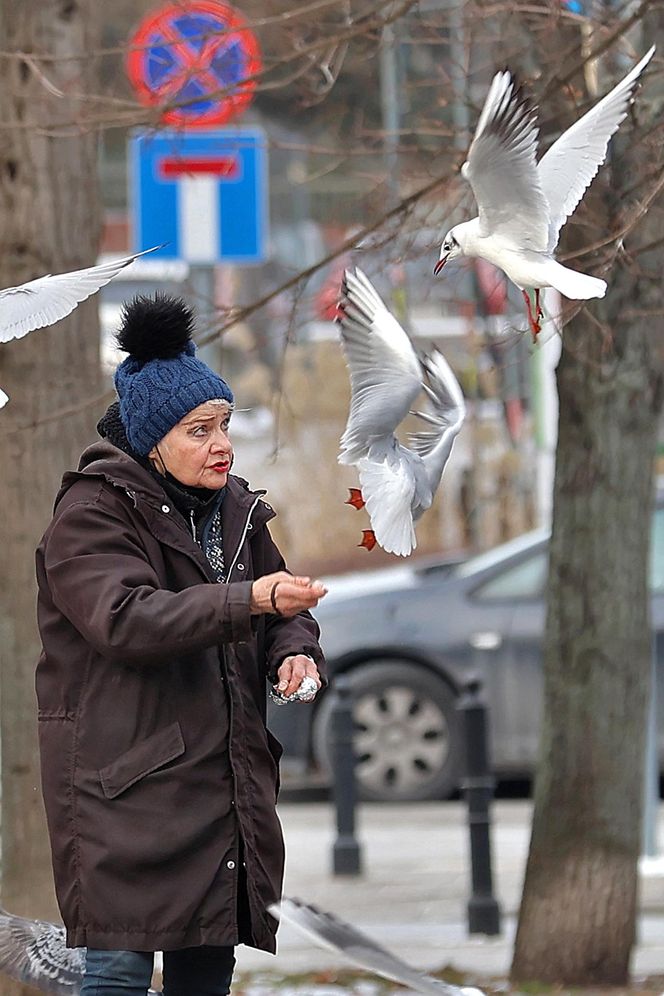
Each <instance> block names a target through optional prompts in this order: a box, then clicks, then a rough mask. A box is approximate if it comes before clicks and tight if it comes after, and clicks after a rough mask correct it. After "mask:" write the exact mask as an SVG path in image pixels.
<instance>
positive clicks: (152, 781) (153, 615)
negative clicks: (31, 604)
mask: <svg viewBox="0 0 664 996" xmlns="http://www.w3.org/2000/svg"><path fill="white" fill-rule="evenodd" d="M261 494H264V492H251V491H249V490H248V488H247V487H246V484H245V482H243V481H241V480H240V479H238V478H234V477H231V478H229V483H228V487H227V492H226V497H225V500H224V502H223V506H222V526H223V542H224V555H225V562H226V565H227V569H228V579H229V583H228V584H217V583H215V581H214V575H213V573H212V571H211V569H210V567H209V565H208V562H207V560H206V558H205V556H204V555H203V553H202V551H201V549H200V547H199V546H198V544H197V543H196V542H195V541H194V539H193V538H192V535H191V532H190V531H188V528H187V523H186V522H185V520H184V518H183V517H182V516H181V515H180V514H179V513H178V512H177V511H176V509H175V508H174V507H173V504H172V501H171V500H170V499H169V498H167V496H166V494H165V492H164V491H163V490H162V489H161V487H160V486H159V483H158V482H157V481H156V480H155V479H154V478H153V477H152V475H150V473H149V472H148V471H147V470H146V469H144V468H143V467H141V465H140V464H139V463H137V462H136V461H135V460H133V459H132V458H131V457H130V456H127V455H125V454H124V453H122V452H121V451H120V450H118V449H116V447H114V446H112V445H110V443H107V442H102V443H98V444H96V445H94V446H91V447H90V448H89V449H88V450H86V452H85V453H84V454H83V457H82V459H81V464H80V467H79V471H78V472H77V473H69V474H66V475H65V477H64V479H63V486H62V490H61V491H60V493H59V495H58V498H57V501H56V508H55V514H54V518H53V521H52V522H51V524H50V525H49V527H48V529H47V531H46V533H45V535H44V537H43V540H42V542H41V544H40V546H39V549H38V551H37V575H38V582H39V610H38V611H39V625H40V630H41V636H42V643H43V653H42V656H41V659H40V661H39V665H38V668H37V697H38V702H39V730H40V748H41V760H42V785H43V793H44V800H45V805H46V814H47V819H48V826H49V833H50V838H51V847H52V852H53V867H54V874H55V883H56V891H57V896H58V901H59V904H60V909H61V912H62V917H63V920H64V922H65V925H66V927H67V942H68V944H69V945H70V946H84V945H87V946H89V947H94V948H102V949H129V950H145V951H153V950H172V949H176V948H181V947H189V946H196V945H199V944H212V945H232V944H235V943H237V942H239V941H243V942H245V943H249V944H252V945H253V946H255V947H259V948H263V949H265V950H268V951H273V950H274V947H275V944H274V928H275V924H274V921H273V920H272V918H271V917H270V916H269V915H268V914H267V913H266V906H267V905H268V904H269V903H271V902H273V901H274V900H276V899H277V898H278V897H279V895H280V891H281V880H282V871H283V842H282V835H281V828H280V825H279V821H278V819H277V816H276V813H275V801H276V792H277V784H278V773H277V763H278V757H279V754H280V747H279V744H278V743H277V741H276V740H275V739H274V738H273V737H272V736H271V734H270V733H269V732H267V730H266V728H265V722H264V716H265V684H266V682H265V678H266V675H267V676H268V677H269V678H270V680H274V678H275V673H276V669H277V667H278V666H279V664H280V663H281V661H282V660H283V658H284V657H285V656H287V655H288V654H290V653H295V652H303V653H307V654H309V655H310V656H312V657H313V658H314V659H315V660H316V662H317V663H319V665H320V664H321V652H320V648H319V646H318V641H317V637H318V627H317V625H316V623H315V622H314V620H313V618H312V617H311V616H310V615H309V614H308V613H301V614H300V615H298V616H295V617H294V618H292V619H286V618H280V617H278V616H275V615H267V616H265V615H263V616H252V615H251V614H250V611H249V605H250V594H251V581H252V579H254V578H256V577H259V576H261V575H263V574H268V573H271V572H272V571H276V570H280V569H283V567H284V563H283V560H282V558H281V555H280V553H279V551H278V550H277V548H276V546H275V545H274V543H273V541H272V539H271V537H270V534H269V531H268V528H267V525H266V524H267V522H268V520H269V519H271V518H272V516H273V515H274V513H273V511H272V509H271V507H270V506H269V505H268V504H267V503H266V502H265V501H263V499H262V497H261ZM297 708H303V707H301V706H297ZM243 861H244V862H245V864H246V868H243V865H242V862H243ZM245 875H246V886H243V881H244V876H245ZM245 896H246V897H247V898H248V909H246V906H247V902H246V899H245V898H244V897H245ZM238 904H239V911H238Z"/></svg>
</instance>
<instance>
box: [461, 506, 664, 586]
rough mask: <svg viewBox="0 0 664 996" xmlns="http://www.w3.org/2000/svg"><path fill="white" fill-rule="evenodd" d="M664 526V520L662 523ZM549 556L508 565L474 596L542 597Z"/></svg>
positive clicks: (544, 553) (543, 552) (537, 554)
mask: <svg viewBox="0 0 664 996" xmlns="http://www.w3.org/2000/svg"><path fill="white" fill-rule="evenodd" d="M662 525H663V526H664V522H663V523H662ZM547 565H548V556H547V552H546V550H540V551H539V552H538V553H535V554H533V556H532V557H527V558H526V559H525V560H522V561H521V562H520V563H518V564H515V565H514V566H513V567H508V568H507V569H506V570H504V571H501V572H500V574H497V575H495V576H494V577H492V578H491V580H490V581H487V582H486V583H485V584H483V585H480V586H479V588H476V589H475V591H474V592H473V597H474V598H477V599H480V600H481V601H483V602H486V601H497V600H502V599H515V598H540V597H541V596H542V594H543V592H544V585H545V583H546V573H547Z"/></svg>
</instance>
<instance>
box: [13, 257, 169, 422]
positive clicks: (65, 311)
mask: <svg viewBox="0 0 664 996" xmlns="http://www.w3.org/2000/svg"><path fill="white" fill-rule="evenodd" d="M160 248H162V247H161V246H155V247H154V248H152V249H145V250H143V252H136V253H133V255H131V256H123V257H122V258H121V259H115V260H112V261H111V262H109V263H101V264H99V265H98V266H89V267H87V268H86V269H84V270H71V271H69V272H68V273H56V274H51V273H49V274H47V275H46V276H44V277H37V279H36V280H30V281H28V283H26V284H20V285H19V286H18V287H7V288H6V289H5V290H0V343H4V342H10V341H11V340H12V339H22V338H23V336H25V335H27V334H28V332H33V331H34V330H36V329H41V328H44V327H45V326H47V325H54V324H55V323H56V322H59V321H60V320H61V319H62V318H66V317H67V315H70V314H71V313H72V311H74V309H75V308H76V307H78V305H79V304H80V303H81V302H82V301H85V300H87V298H89V297H91V296H92V295H93V294H96V293H97V291H98V290H100V289H101V288H102V287H104V286H105V285H106V284H107V283H109V281H110V280H112V279H113V277H116V276H117V275H118V273H120V271H121V270H123V269H124V268H125V266H129V264H130V263H133V262H134V260H135V259H138V257H139V256H145V255H146V253H150V252H154V251H155V250H156V249H160ZM8 401H9V398H8V397H7V395H6V394H5V392H4V391H3V390H1V389H0V408H3V407H4V405H6V404H7V402H8Z"/></svg>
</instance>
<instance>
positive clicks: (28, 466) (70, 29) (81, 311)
mask: <svg viewBox="0 0 664 996" xmlns="http://www.w3.org/2000/svg"><path fill="white" fill-rule="evenodd" d="M99 6H100V5H99V4H98V3H97V2H96V0H22V2H21V3H20V4H17V3H16V2H15V0H0V38H2V48H3V49H4V50H5V51H6V52H10V53H11V52H21V53H34V54H35V55H37V56H39V55H42V54H45V53H48V54H52V55H55V56H56V59H55V60H54V61H53V62H52V63H49V62H47V63H40V66H43V68H44V73H45V76H46V77H47V80H48V83H46V84H45V81H44V80H43V79H40V78H39V76H38V74H37V72H35V71H33V68H31V65H30V63H29V62H28V61H26V60H25V59H22V58H19V57H7V56H5V58H4V60H3V67H4V68H3V86H2V88H0V121H1V122H2V141H1V142H0V233H1V242H0V247H1V251H0V286H2V287H5V286H8V285H9V286H11V285H14V284H18V283H21V282H23V281H26V280H29V279H31V278H32V277H35V276H38V275H41V274H43V273H47V272H58V271H62V270H68V269H74V268H78V267H81V266H87V265H90V264H92V263H94V262H95V260H96V256H97V252H98V241H99V192H98V182H97V137H96V134H95V133H94V132H91V131H87V132H86V131H85V130H84V129H83V128H82V127H80V126H79V125H78V124H77V116H78V114H79V109H80V107H81V106H82V103H81V97H83V96H85V95H86V94H89V93H90V92H91V90H94V89H96V84H95V81H94V77H95V72H94V66H95V61H94V58H93V57H91V55H90V53H92V52H94V50H95V48H96V47H97V45H98V30H97V15H98V9H99ZM50 84H53V85H54V86H55V87H57V88H58V89H59V90H60V91H62V92H63V94H64V96H60V97H57V96H55V95H54V94H53V93H52V92H51V89H50ZM97 308H98V301H97V300H95V299H93V300H92V301H88V302H86V303H85V304H83V305H81V306H80V307H79V308H78V309H77V310H76V311H75V312H74V314H73V315H72V316H71V317H70V318H68V319H67V320H66V321H64V322H61V323H59V324H58V325H57V326H54V327H53V328H48V329H44V330H42V331H38V332H34V333H32V334H31V335H29V336H27V337H26V338H25V339H22V340H19V341H16V342H11V343H8V344H7V345H4V346H1V347H0V386H2V387H3V388H4V389H5V390H6V392H7V393H8V394H9V396H10V399H11V401H10V403H9V404H8V405H7V407H6V408H4V409H3V411H2V414H1V415H0V467H2V498H3V501H2V515H1V516H0V549H1V550H2V562H3V570H2V572H0V662H1V665H2V671H1V681H2V685H1V696H0V718H1V729H2V741H1V748H2V905H3V906H5V907H6V908H8V909H9V910H11V911H12V912H15V913H20V914H24V915H27V916H32V917H34V916H43V917H53V916H57V910H56V906H55V901H54V896H53V887H52V882H51V865H50V851H49V847H48V841H47V835H46V827H45V821H44V815H43V807H42V802H41V791H40V776H39V760H38V752H37V740H36V702H35V695H34V669H35V664H36V661H37V657H38V654H39V637H38V633H37V628H36V619H35V583H34V549H35V546H36V544H37V542H38V540H39V537H40V535H41V533H42V532H43V530H44V528H45V527H46V525H47V523H48V520H49V518H50V514H51V509H52V505H53V498H54V495H55V493H56V491H57V487H58V484H59V481H60V478H61V476H62V473H63V471H64V470H65V469H67V468H70V467H71V466H72V464H73V465H75V464H76V462H77V457H78V454H79V452H80V450H81V449H82V448H83V446H84V445H85V444H86V443H87V442H89V441H91V440H92V438H93V427H94V417H95V415H96V414H98V413H96V412H95V410H94V408H91V407H88V408H83V410H82V411H81V412H80V413H79V414H77V415H74V416H69V417H55V418H52V416H54V415H57V412H58V411H60V410H62V409H65V408H68V407H72V406H76V404H77V403H78V402H83V401H84V400H85V399H88V398H91V397H94V396H95V395H96V394H99V392H100V367H99V323H98V317H97ZM28 991H31V990H27V989H25V988H24V987H20V986H18V985H15V984H13V983H10V982H9V981H7V980H6V979H4V978H3V977H0V993H2V994H5V993H19V992H25V993H27V992H28Z"/></svg>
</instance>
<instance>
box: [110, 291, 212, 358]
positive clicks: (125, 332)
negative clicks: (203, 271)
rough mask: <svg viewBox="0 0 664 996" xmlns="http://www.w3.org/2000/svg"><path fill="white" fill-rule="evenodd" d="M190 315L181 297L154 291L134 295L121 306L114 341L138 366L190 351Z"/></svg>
mask: <svg viewBox="0 0 664 996" xmlns="http://www.w3.org/2000/svg"><path fill="white" fill-rule="evenodd" d="M193 331H194V313H193V311H192V310H191V308H190V307H189V305H187V304H186V303H185V302H184V301H183V300H182V298H180V297H172V296H171V295H170V294H164V293H163V292H162V291H157V292H156V294H154V295H153V296H149V295H145V294H137V295H136V297H134V298H132V299H131V301H127V302H126V303H125V304H124V305H123V307H122V316H121V324H120V328H119V330H118V332H117V334H116V341H117V344H118V346H119V347H120V349H122V350H123V351H124V352H125V353H129V354H130V356H131V357H133V359H135V360H136V361H137V362H138V363H149V362H150V360H157V359H159V360H170V359H174V358H175V357H176V356H180V355H181V353H184V352H188V353H190V352H193V349H192V348H191V344H192V343H193V340H192V335H193ZM188 347H189V348H188Z"/></svg>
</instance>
